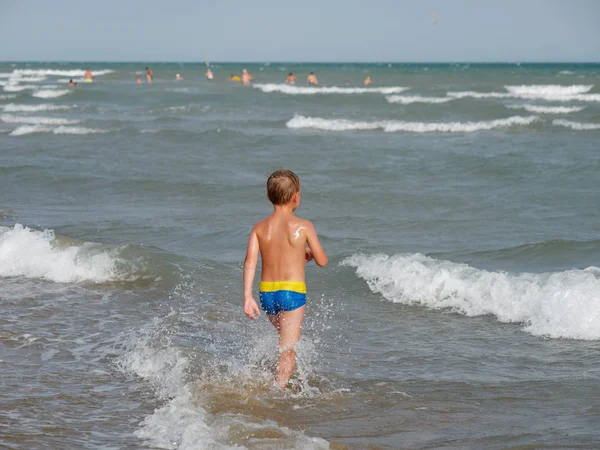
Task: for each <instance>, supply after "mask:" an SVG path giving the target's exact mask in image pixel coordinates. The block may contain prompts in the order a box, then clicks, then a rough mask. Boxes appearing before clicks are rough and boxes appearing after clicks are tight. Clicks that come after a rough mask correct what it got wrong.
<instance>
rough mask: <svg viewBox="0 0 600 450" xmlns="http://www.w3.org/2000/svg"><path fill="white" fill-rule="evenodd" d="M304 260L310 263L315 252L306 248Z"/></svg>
mask: <svg viewBox="0 0 600 450" xmlns="http://www.w3.org/2000/svg"><path fill="white" fill-rule="evenodd" d="M304 259H305V260H306V262H309V261H312V260H313V252H312V250H311V249H310V248H308V247H305V248H304Z"/></svg>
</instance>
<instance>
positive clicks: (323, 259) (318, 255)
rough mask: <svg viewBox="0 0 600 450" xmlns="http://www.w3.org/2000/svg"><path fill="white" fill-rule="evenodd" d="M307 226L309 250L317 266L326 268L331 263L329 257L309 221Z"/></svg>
mask: <svg viewBox="0 0 600 450" xmlns="http://www.w3.org/2000/svg"><path fill="white" fill-rule="evenodd" d="M307 222H308V223H307V225H306V242H307V243H308V248H309V249H310V251H311V253H312V257H313V258H314V260H315V262H316V263H317V266H320V267H325V266H326V265H327V263H328V262H329V259H328V258H327V255H326V254H325V250H323V247H322V246H321V242H319V237H318V236H317V231H316V230H315V227H314V225H313V224H312V223H311V222H309V221H307Z"/></svg>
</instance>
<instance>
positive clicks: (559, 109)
mask: <svg viewBox="0 0 600 450" xmlns="http://www.w3.org/2000/svg"><path fill="white" fill-rule="evenodd" d="M506 107H507V108H509V109H524V110H525V111H528V112H531V113H536V114H569V113H574V112H579V111H583V110H584V109H585V106H539V105H507V106H506Z"/></svg>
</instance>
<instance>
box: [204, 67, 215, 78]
mask: <svg viewBox="0 0 600 450" xmlns="http://www.w3.org/2000/svg"><path fill="white" fill-rule="evenodd" d="M214 77H215V76H214V74H213V73H212V70H210V69H206V79H207V80H212V79H213V78H214Z"/></svg>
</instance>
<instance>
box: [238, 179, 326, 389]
mask: <svg viewBox="0 0 600 450" xmlns="http://www.w3.org/2000/svg"><path fill="white" fill-rule="evenodd" d="M267 197H268V198H269V200H270V201H271V203H273V208H274V210H273V213H272V214H271V215H270V216H269V217H267V218H266V219H263V220H261V221H260V222H258V223H256V225H254V227H253V228H252V231H251V232H250V238H249V239H248V251H247V253H246V260H245V262H244V313H246V316H248V317H249V318H250V319H252V320H254V319H256V318H257V317H258V316H259V315H260V311H259V309H258V305H257V304H256V301H255V300H254V297H253V296H252V283H253V281H254V274H255V273H256V265H257V262H258V253H259V252H260V255H261V259H262V271H261V278H260V279H261V281H260V288H259V290H260V303H261V306H262V308H263V310H264V311H265V313H266V314H267V316H268V317H269V321H270V322H271V323H272V324H273V326H274V327H275V329H276V330H277V332H278V333H279V362H278V364H277V374H276V376H275V381H276V382H277V384H279V386H281V387H282V388H283V387H285V386H286V385H287V382H288V380H289V378H290V376H291V374H292V371H293V370H294V364H295V362H296V348H295V347H296V343H297V342H298V339H300V330H301V328H302V321H303V319H304V304H305V303H306V285H305V283H304V265H305V263H307V262H309V261H310V260H312V259H314V260H315V262H316V263H317V265H318V266H321V267H324V266H325V265H327V261H328V260H327V255H326V254H325V251H324V250H323V247H321V243H320V242H319V238H318V237H317V232H316V231H315V227H314V226H313V224H312V223H311V222H310V221H308V220H302V219H300V218H298V217H296V216H295V215H294V211H296V209H297V208H298V205H300V179H299V178H298V176H297V175H296V174H295V173H294V172H292V171H291V170H284V169H281V170H277V171H275V172H273V173H272V174H271V176H269V179H268V180H267Z"/></svg>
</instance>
